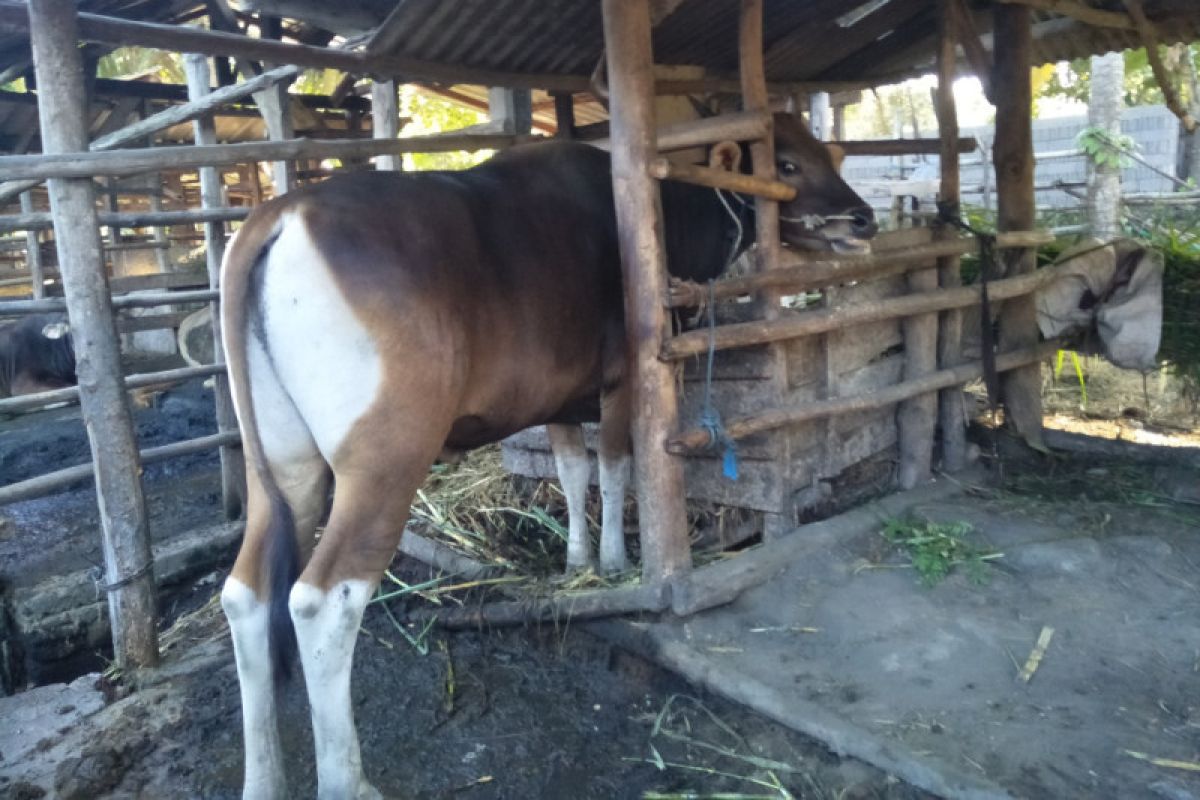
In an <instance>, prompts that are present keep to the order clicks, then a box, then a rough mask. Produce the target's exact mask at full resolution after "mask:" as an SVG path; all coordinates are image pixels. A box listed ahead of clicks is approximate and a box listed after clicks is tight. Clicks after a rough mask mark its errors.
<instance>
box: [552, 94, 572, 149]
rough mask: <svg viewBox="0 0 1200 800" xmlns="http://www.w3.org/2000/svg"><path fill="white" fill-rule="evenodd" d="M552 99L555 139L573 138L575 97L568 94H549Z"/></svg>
mask: <svg viewBox="0 0 1200 800" xmlns="http://www.w3.org/2000/svg"><path fill="white" fill-rule="evenodd" d="M551 96H552V97H553V98H554V123H555V125H556V126H557V130H556V131H555V132H554V138H556V139H574V138H575V95H573V94H571V93H570V92H551Z"/></svg>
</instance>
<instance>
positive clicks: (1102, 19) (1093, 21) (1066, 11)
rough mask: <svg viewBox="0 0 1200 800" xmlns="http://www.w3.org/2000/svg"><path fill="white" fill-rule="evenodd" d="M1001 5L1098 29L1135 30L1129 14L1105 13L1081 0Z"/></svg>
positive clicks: (1008, 0)
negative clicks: (1050, 15) (1031, 9)
mask: <svg viewBox="0 0 1200 800" xmlns="http://www.w3.org/2000/svg"><path fill="white" fill-rule="evenodd" d="M996 2H997V3H999V4H1001V5H1010V6H1025V7H1026V8H1033V9H1037V10H1038V11H1048V12H1050V13H1051V14H1059V15H1061V16H1064V17H1070V18H1071V19H1074V20H1078V21H1079V22H1083V23H1086V24H1088V25H1093V26H1095V27H1097V28H1116V29H1118V30H1125V31H1131V30H1135V26H1134V23H1133V20H1132V19H1130V18H1129V15H1128V14H1122V13H1121V12H1120V11H1104V10H1102V9H1099V8H1094V7H1092V6H1089V5H1087V4H1085V3H1081V2H1079V0H996Z"/></svg>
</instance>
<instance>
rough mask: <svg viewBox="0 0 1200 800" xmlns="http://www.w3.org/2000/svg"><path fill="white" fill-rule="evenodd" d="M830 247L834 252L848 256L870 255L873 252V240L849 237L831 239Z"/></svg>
mask: <svg viewBox="0 0 1200 800" xmlns="http://www.w3.org/2000/svg"><path fill="white" fill-rule="evenodd" d="M829 247H830V249H831V250H833V252H835V253H839V254H842V255H848V256H868V255H870V254H871V242H870V240H868V239H859V238H857V237H847V238H844V239H829Z"/></svg>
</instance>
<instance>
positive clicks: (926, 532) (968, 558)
mask: <svg viewBox="0 0 1200 800" xmlns="http://www.w3.org/2000/svg"><path fill="white" fill-rule="evenodd" d="M973 530H974V528H972V527H971V524H970V523H968V522H926V521H924V520H918V519H913V518H911V517H909V518H903V519H901V518H898V517H893V518H891V519H888V520H886V521H885V522H884V526H883V530H882V531H881V534H882V536H883V538H885V539H887V540H888V541H889V542H891V543H892V544H894V545H896V546H898V547H899V548H900V549H902V550H903V551H904V552H905V554H906V555H907V556H908V557H909V559H910V560H911V561H912V565H913V568H914V569H916V571H917V574H918V575H920V576H921V583H922V584H924V585H925V586H936V585H937V584H939V583H940V582H941V581H942V580H943V579H944V578H946V577H947V576H948V575H949V574H950V572H951V570H953V569H954V567H957V566H964V567H966V569H967V575H968V577H970V579H971V580H972V581H974V582H976V583H982V582H984V581H986V580H987V570H986V565H987V562H988V561H989V560H991V559H994V558H999V557H1000V554H999V553H996V552H992V551H983V550H979V549H978V548H976V547H975V546H974V545H972V544H971V543H970V542H968V541H967V540H966V536H967V535H968V534H970V533H971V532H972V531H973Z"/></svg>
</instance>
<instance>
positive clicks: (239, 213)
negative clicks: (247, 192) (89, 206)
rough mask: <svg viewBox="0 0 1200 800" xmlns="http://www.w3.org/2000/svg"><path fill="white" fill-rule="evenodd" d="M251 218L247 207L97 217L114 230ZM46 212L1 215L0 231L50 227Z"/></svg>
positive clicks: (139, 212)
mask: <svg viewBox="0 0 1200 800" xmlns="http://www.w3.org/2000/svg"><path fill="white" fill-rule="evenodd" d="M249 215H250V208H249V207H248V206H244V207H231V208H197V209H188V210H186V211H182V210H181V211H132V212H130V211H122V212H120V213H113V212H105V211H101V212H100V213H99V214H98V215H97V216H98V217H99V219H100V224H101V225H104V226H106V227H115V228H155V227H170V226H173V225H195V224H199V223H202V222H232V221H236V220H243V219H245V218H246V217H248V216H249ZM53 227H54V223H53V222H52V221H51V219H50V214H49V212H44V211H38V212H34V213H32V214H6V215H3V216H0V232H7V231H37V230H46V229H49V228H53Z"/></svg>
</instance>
